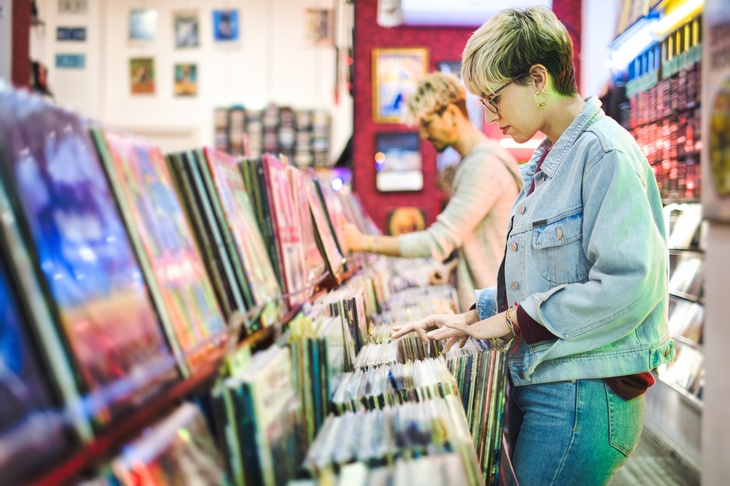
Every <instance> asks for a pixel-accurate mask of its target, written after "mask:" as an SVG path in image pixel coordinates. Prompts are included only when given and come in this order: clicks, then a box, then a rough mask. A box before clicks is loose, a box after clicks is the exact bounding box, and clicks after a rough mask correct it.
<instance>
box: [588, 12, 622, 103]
mask: <svg viewBox="0 0 730 486" xmlns="http://www.w3.org/2000/svg"><path fill="white" fill-rule="evenodd" d="M620 3H623V2H619V1H618V0H583V5H582V16H583V19H582V20H583V22H582V23H583V26H582V29H581V41H580V42H581V56H580V79H581V86H580V87H579V89H580V92H581V94H582V95H583V96H591V95H600V94H603V88H604V86H605V84H606V83H607V82H608V81H610V73H609V71H608V69H607V68H606V66H605V62H606V60H607V59H608V56H609V54H610V52H611V51H610V49H609V48H608V44H609V43H610V42H611V41H612V40H613V36H614V29H615V28H616V25H615V19H616V16H617V15H618V11H619V8H620V5H619V4H620Z"/></svg>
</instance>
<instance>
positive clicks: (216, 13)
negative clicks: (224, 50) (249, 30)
mask: <svg viewBox="0 0 730 486" xmlns="http://www.w3.org/2000/svg"><path fill="white" fill-rule="evenodd" d="M239 25H240V24H239V22H238V10H236V9H230V10H213V40H215V41H216V42H236V41H237V40H238V38H239V36H240V33H239V28H240V27H239Z"/></svg>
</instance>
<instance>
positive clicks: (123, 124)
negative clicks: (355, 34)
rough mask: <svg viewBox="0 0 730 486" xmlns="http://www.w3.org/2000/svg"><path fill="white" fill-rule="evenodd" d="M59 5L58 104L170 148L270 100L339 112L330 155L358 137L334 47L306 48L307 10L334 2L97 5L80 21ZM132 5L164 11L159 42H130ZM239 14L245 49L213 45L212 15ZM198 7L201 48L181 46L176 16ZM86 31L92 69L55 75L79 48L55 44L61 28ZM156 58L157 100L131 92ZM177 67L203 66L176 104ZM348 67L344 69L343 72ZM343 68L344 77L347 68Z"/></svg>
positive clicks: (50, 35) (126, 1)
mask: <svg viewBox="0 0 730 486" xmlns="http://www.w3.org/2000/svg"><path fill="white" fill-rule="evenodd" d="M56 4H57V1H56V0H41V1H40V3H39V5H41V9H42V13H41V15H42V16H44V17H45V18H44V20H46V24H47V27H46V31H47V34H46V39H45V40H44V41H41V42H39V43H40V44H44V46H45V47H44V48H45V51H46V52H45V62H46V63H47V64H48V65H49V68H50V73H49V74H50V76H49V79H50V84H51V88H52V89H53V91H54V94H55V95H56V99H57V101H58V102H59V103H60V104H62V105H68V106H71V107H73V108H74V109H75V110H77V111H79V112H81V113H83V114H87V115H89V116H91V117H93V118H95V119H98V120H101V121H103V122H105V123H108V124H110V125H113V126H117V127H120V128H123V129H126V130H130V131H133V132H135V133H139V134H142V135H145V136H149V137H150V138H153V139H155V140H157V141H158V142H159V143H160V144H161V145H162V147H163V149H166V150H173V149H178V148H189V147H193V146H200V145H211V144H212V143H213V109H214V107H216V106H229V105H231V104H243V105H245V106H247V107H252V108H255V107H262V106H263V105H264V104H265V103H266V102H274V103H276V104H280V105H283V104H287V105H290V106H292V107H294V108H302V109H305V108H323V109H327V110H329V111H330V113H332V148H331V152H330V156H331V158H335V157H337V155H338V154H339V151H340V150H341V149H342V147H344V145H345V143H346V142H347V139H348V137H349V136H350V134H351V133H352V100H351V98H350V96H349V94H347V92H346V90H345V89H344V85H343V86H341V91H340V104H339V105H338V106H336V105H335V104H334V86H335V50H334V48H332V47H313V46H307V45H305V40H304V35H305V30H304V27H305V26H304V10H305V9H306V8H332V5H333V2H332V1H328V0H248V1H246V2H242V1H234V0H197V1H195V0H156V1H154V2H149V1H146V0H96V1H95V0H89V13H88V14H86V15H85V16H84V18H81V19H75V18H73V17H71V16H59V15H58V13H57V7H56ZM132 8H155V9H157V11H158V21H157V38H156V40H155V41H154V42H151V43H148V44H146V45H132V44H130V43H129V41H128V40H127V38H128V22H129V12H130V10H131V9H132ZM214 8H216V9H220V8H238V9H239V15H240V24H241V25H240V31H241V42H240V44H239V46H238V47H233V46H221V45H217V44H214V43H213V38H212V37H213V34H212V20H211V16H212V10H213V9H214ZM175 10H197V11H198V12H199V18H200V40H201V46H200V47H199V48H195V49H175V48H174V40H173V25H172V13H173V11H175ZM58 25H62V26H68V27H74V26H87V29H88V33H87V35H88V40H87V42H86V43H85V44H82V46H83V47H82V49H83V51H84V52H86V54H87V61H86V62H87V68H86V69H85V70H84V71H81V72H72V70H68V69H62V70H59V69H55V67H53V66H52V65H53V64H54V62H55V53H56V52H61V50H63V51H65V52H67V51H69V48H70V47H71V45H72V44H74V43H67V42H64V43H60V42H56V41H55V33H56V26H58ZM141 56H144V57H153V58H154V59H155V70H156V73H157V74H156V82H157V86H156V94H154V95H131V94H130V86H129V59H130V58H131V57H141ZM177 62H192V63H197V65H198V80H199V84H198V96H197V97H189V98H176V97H175V96H174V93H173V69H174V64H175V63H177ZM342 69H344V66H343V67H342ZM342 72H344V71H342Z"/></svg>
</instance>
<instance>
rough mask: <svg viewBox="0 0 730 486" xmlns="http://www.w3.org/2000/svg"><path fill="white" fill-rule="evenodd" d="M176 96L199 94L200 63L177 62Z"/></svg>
mask: <svg viewBox="0 0 730 486" xmlns="http://www.w3.org/2000/svg"><path fill="white" fill-rule="evenodd" d="M174 76H175V96H197V94H198V65H197V64H188V63H184V64H175V72H174Z"/></svg>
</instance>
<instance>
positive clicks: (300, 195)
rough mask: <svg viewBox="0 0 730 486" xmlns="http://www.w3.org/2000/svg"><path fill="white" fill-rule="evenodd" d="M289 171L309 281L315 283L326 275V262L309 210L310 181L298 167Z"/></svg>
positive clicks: (289, 168)
mask: <svg viewBox="0 0 730 486" xmlns="http://www.w3.org/2000/svg"><path fill="white" fill-rule="evenodd" d="M287 171H288V173H289V180H290V182H291V189H292V197H293V198H294V208H295V209H296V211H297V218H298V219H299V229H300V230H301V241H302V245H303V246H304V256H305V261H306V267H307V281H308V282H313V281H314V280H316V279H317V278H318V277H319V276H320V275H322V273H324V271H325V265H324V260H323V259H322V253H321V252H320V251H319V248H318V247H317V239H316V237H315V236H314V223H313V222H312V213H311V211H310V209H309V201H308V200H307V182H308V180H309V179H308V177H307V176H306V174H305V173H304V172H302V171H301V170H299V169H297V168H296V167H293V166H287ZM312 290H314V289H312Z"/></svg>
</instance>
